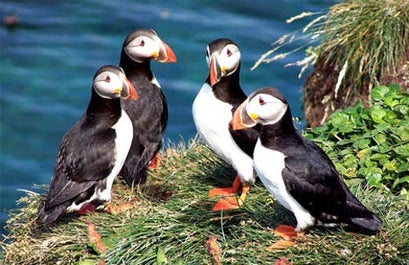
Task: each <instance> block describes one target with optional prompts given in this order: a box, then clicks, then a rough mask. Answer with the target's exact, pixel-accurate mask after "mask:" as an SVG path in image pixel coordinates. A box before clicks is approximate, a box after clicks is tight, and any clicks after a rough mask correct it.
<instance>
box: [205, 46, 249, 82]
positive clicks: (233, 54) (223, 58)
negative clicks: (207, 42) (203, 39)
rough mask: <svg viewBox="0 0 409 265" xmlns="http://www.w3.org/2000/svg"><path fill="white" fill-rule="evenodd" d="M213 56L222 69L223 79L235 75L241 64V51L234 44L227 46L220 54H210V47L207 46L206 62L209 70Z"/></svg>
mask: <svg viewBox="0 0 409 265" xmlns="http://www.w3.org/2000/svg"><path fill="white" fill-rule="evenodd" d="M213 56H214V58H215V59H216V62H217V64H218V65H219V67H220V69H221V77H223V76H228V75H230V74H232V73H234V71H236V69H237V67H238V66H239V64H240V59H241V54H240V50H239V47H237V46H236V45H234V44H227V45H226V46H225V47H224V48H223V49H222V50H221V51H220V52H219V53H215V54H210V49H209V46H207V50H206V62H207V66H208V67H209V68H210V62H211V60H212V58H211V57H213Z"/></svg>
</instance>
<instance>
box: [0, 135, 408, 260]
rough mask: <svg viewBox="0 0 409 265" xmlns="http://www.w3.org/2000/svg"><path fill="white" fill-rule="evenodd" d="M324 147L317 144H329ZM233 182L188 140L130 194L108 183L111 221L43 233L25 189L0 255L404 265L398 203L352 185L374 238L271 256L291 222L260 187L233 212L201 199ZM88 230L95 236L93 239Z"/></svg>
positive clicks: (68, 220) (318, 233) (404, 209)
mask: <svg viewBox="0 0 409 265" xmlns="http://www.w3.org/2000/svg"><path fill="white" fill-rule="evenodd" d="M328 142H330V140H328ZM325 143H326V142H325V141H324V140H321V142H319V144H320V145H322V144H324V145H330V144H329V143H328V144H325ZM337 159H338V157H335V162H336V164H337V165H339V164H340V162H341V161H338V160H337ZM233 178H234V172H233V170H232V169H231V167H230V166H228V165H226V164H225V163H224V162H222V161H221V160H219V159H218V157H217V156H216V155H215V154H214V153H212V152H211V151H210V150H209V149H208V148H206V147H205V146H204V145H201V144H199V143H198V142H196V141H193V142H192V143H190V144H189V146H188V147H186V146H184V145H183V144H181V145H180V146H173V147H169V148H168V149H167V150H166V151H164V152H163V153H162V164H161V167H160V168H158V169H155V170H153V171H152V172H151V174H150V176H149V179H148V182H147V183H146V184H145V185H143V186H139V187H136V188H135V191H134V192H131V191H130V189H129V188H128V187H127V186H126V184H124V182H123V181H121V180H118V181H116V182H115V185H114V190H113V203H114V204H117V205H127V207H125V208H124V210H122V211H121V212H120V213H117V214H108V213H105V212H103V211H100V212H97V213H93V214H88V215H85V216H80V217H78V216H75V215H66V216H64V218H62V220H61V221H60V222H58V224H57V225H56V226H54V227H52V228H51V229H50V230H42V229H40V228H38V227H37V225H36V224H35V218H36V216H37V213H38V210H39V209H40V208H41V204H42V203H43V201H44V199H45V198H44V196H43V195H39V194H37V193H34V192H28V193H27V195H26V196H25V197H23V198H21V199H20V201H19V203H20V205H21V206H22V208H21V209H17V210H15V211H13V213H12V217H11V219H10V220H9V222H8V226H7V228H8V229H9V231H10V234H9V235H8V236H7V237H6V239H5V240H4V241H3V242H2V243H1V247H2V249H3V253H1V254H0V255H3V258H4V259H5V263H6V264H61V262H62V263H63V264H78V265H87V264H97V263H98V264H103V262H105V264H221V263H220V262H219V261H220V260H221V261H222V262H223V264H274V262H275V261H276V260H278V259H280V258H282V257H285V258H286V259H287V260H288V261H289V262H291V263H292V264H307V263H309V264H406V261H407V260H408V259H409V240H408V239H407V235H408V234H409V223H408V222H407V220H408V219H409V206H408V202H407V200H405V199H404V198H402V197H401V196H394V195H393V194H390V193H384V192H382V191H381V190H379V189H376V188H369V187H367V186H365V185H363V184H361V185H354V186H353V187H352V190H353V192H354V193H355V194H356V195H357V197H358V198H359V199H360V200H361V201H362V202H363V203H364V204H365V205H366V206H367V207H368V208H370V209H372V210H373V211H374V212H376V213H378V214H379V215H380V217H381V218H382V219H383V222H384V224H383V229H382V231H381V232H380V233H379V234H378V235H371V236H370V235H363V234H356V233H353V232H348V231H346V230H344V228H343V227H336V228H322V227H314V228H312V229H311V230H310V231H309V233H307V234H306V235H305V236H303V237H301V238H300V239H298V240H297V245H296V246H295V247H293V248H289V249H287V250H280V251H270V250H268V247H269V246H271V245H272V244H273V243H275V242H276V241H277V240H279V239H280V238H278V237H276V236H275V235H274V234H273V229H274V228H275V227H276V226H277V225H278V224H281V223H285V224H290V225H295V219H294V217H293V215H292V214H291V213H290V212H288V211H287V210H285V209H284V208H283V207H281V206H280V205H279V204H278V203H277V202H276V200H275V199H274V197H273V196H271V195H270V194H269V193H268V192H267V191H266V189H265V188H264V187H263V186H262V184H261V183H260V182H257V183H256V185H255V186H254V187H253V188H252V189H251V192H250V194H249V196H248V199H247V201H246V203H245V204H244V206H243V207H242V208H241V209H238V210H235V211H231V212H222V213H214V212H212V211H211V208H212V206H213V204H214V203H215V202H216V200H217V199H216V198H214V199H213V198H212V199H211V198H208V196H207V193H208V190H209V189H210V188H212V187H223V186H228V185H230V184H231V183H232V181H233ZM43 189H44V190H45V187H43ZM129 205H130V207H129ZM90 224H92V225H93V226H94V229H95V230H96V232H97V233H96V234H95V231H94V232H93V235H92V236H91V233H90ZM98 236H100V237H101V239H99V241H98ZM95 238H96V239H95ZM101 244H102V245H103V246H105V247H106V250H104V248H101V247H100V245H101Z"/></svg>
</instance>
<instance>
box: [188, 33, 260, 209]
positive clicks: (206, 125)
mask: <svg viewBox="0 0 409 265" xmlns="http://www.w3.org/2000/svg"><path fill="white" fill-rule="evenodd" d="M240 59H241V53H240V50H239V46H238V45H237V44H236V43H235V42H234V41H232V40H230V39H227V38H219V39H215V40H213V41H211V42H210V43H209V44H208V45H207V48H206V61H207V65H208V67H209V69H210V73H209V75H208V77H207V79H206V81H205V82H204V84H203V85H202V87H201V89H200V91H199V93H198V94H197V95H196V98H195V99H194V101H193V105H192V115H193V120H194V123H195V125H196V129H197V131H198V133H199V135H200V136H201V138H202V139H203V140H204V142H205V143H206V144H207V145H208V146H209V147H210V149H211V150H213V151H214V152H215V153H216V154H217V155H218V156H219V157H220V158H221V159H223V160H224V161H226V162H227V163H229V164H230V165H232V167H233V168H234V169H235V170H236V172H237V175H236V177H235V179H234V182H233V185H232V187H226V188H215V189H212V190H210V191H209V197H214V196H223V198H222V199H220V200H219V201H218V202H217V203H216V204H215V205H214V207H213V211H222V210H226V211H227V210H233V209H237V208H239V207H240V206H241V205H242V204H243V202H244V201H245V199H246V196H247V194H248V192H249V190H250V187H251V185H252V184H254V182H255V177H254V168H253V158H252V156H253V151H254V147H255V145H256V142H257V139H258V131H257V130H256V129H255V128H249V129H246V130H240V131H234V130H232V128H231V124H230V121H231V119H232V117H233V112H234V111H235V110H236V108H237V107H238V106H239V105H240V104H241V103H242V102H243V101H245V100H246V99H247V96H246V94H245V93H244V92H243V90H242V88H241V86H240ZM236 194H239V196H238V197H237V196H236Z"/></svg>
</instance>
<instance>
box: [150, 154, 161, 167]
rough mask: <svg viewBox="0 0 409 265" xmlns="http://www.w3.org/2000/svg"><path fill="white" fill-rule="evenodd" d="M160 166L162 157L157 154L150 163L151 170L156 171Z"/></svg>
mask: <svg viewBox="0 0 409 265" xmlns="http://www.w3.org/2000/svg"><path fill="white" fill-rule="evenodd" d="M159 166H160V155H159V153H157V154H156V155H155V156H154V157H153V158H152V160H151V161H150V162H149V168H150V169H155V168H158V167H159Z"/></svg>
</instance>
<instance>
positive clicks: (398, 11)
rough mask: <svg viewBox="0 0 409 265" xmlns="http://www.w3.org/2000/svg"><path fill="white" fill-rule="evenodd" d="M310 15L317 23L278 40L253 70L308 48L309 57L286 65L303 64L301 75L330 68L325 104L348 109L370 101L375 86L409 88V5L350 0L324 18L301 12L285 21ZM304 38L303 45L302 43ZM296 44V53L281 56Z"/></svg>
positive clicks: (398, 0) (398, 1) (400, 0)
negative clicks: (338, 103)
mask: <svg viewBox="0 0 409 265" xmlns="http://www.w3.org/2000/svg"><path fill="white" fill-rule="evenodd" d="M306 17H308V18H313V19H311V21H307V22H304V25H305V26H304V27H303V28H302V29H300V30H298V31H296V32H294V33H291V34H286V35H284V36H282V37H281V38H280V39H279V40H277V41H276V42H274V43H273V47H272V49H271V50H269V51H268V52H266V53H265V54H263V55H262V56H261V57H260V59H259V60H258V61H257V62H256V63H255V65H254V66H253V67H252V69H254V68H256V67H257V66H259V65H260V64H261V63H270V62H272V61H276V60H281V59H283V58H285V57H287V56H288V55H289V54H291V53H293V52H294V51H298V50H303V49H304V50H305V51H306V57H305V58H304V59H302V60H299V61H298V62H295V63H290V64H288V65H298V66H301V67H302V68H301V72H300V75H301V74H302V73H303V72H304V71H305V70H306V69H307V68H308V67H309V66H311V65H316V64H317V63H324V65H327V66H328V71H329V72H330V76H331V78H333V79H334V80H335V82H334V87H333V88H332V90H331V91H332V92H333V93H331V94H330V95H327V97H329V98H327V99H324V98H323V99H322V100H323V101H324V100H326V102H328V101H331V102H335V101H337V100H338V101H339V100H341V101H343V102H347V103H349V104H347V106H349V105H351V104H353V103H355V99H356V97H357V95H358V96H359V95H361V96H363V97H361V100H363V101H364V102H366V101H367V100H369V99H370V97H369V94H370V91H371V89H372V88H373V87H375V86H377V85H380V84H387V85H390V82H391V80H393V82H395V83H396V82H399V83H400V84H401V85H402V86H403V87H404V88H405V89H406V90H407V89H408V80H409V74H408V71H407V68H408V59H409V30H408V25H409V1H407V0H389V1H379V0H347V1H344V2H342V3H339V4H336V5H333V6H332V7H331V8H330V10H329V12H328V13H326V14H323V13H310V12H303V13H302V14H300V15H298V16H295V17H292V18H290V19H288V20H287V23H292V22H294V21H299V20H301V19H305V18H306ZM300 40H302V41H303V43H304V44H302V45H301V44H298V41H300ZM294 45H295V46H296V48H295V49H293V50H290V51H285V52H283V48H286V47H292V46H294ZM287 50H288V49H287ZM334 75H336V76H334ZM317 89H319V88H317Z"/></svg>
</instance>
